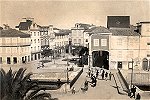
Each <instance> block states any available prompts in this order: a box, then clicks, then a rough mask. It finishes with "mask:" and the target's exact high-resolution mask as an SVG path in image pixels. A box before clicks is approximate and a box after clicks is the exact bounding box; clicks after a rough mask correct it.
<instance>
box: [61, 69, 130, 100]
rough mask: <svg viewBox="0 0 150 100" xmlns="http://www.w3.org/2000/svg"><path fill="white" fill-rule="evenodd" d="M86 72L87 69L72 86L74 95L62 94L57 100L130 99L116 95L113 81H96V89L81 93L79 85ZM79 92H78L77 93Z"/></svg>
mask: <svg viewBox="0 0 150 100" xmlns="http://www.w3.org/2000/svg"><path fill="white" fill-rule="evenodd" d="M86 71H87V69H84V72H83V73H82V75H81V76H80V78H79V79H78V80H77V82H76V83H75V84H74V87H75V88H76V91H77V92H76V94H74V95H73V94H71V92H69V93H67V94H63V95H60V96H58V98H59V100H81V99H82V100H89V99H91V100H93V99H103V100H104V99H107V100H108V99H124V100H129V99H130V98H129V97H128V96H127V95H124V94H118V93H117V90H116V88H115V83H114V80H112V81H110V80H107V81H105V80H98V81H97V86H96V87H94V88H93V87H91V86H89V89H88V91H87V92H85V93H83V92H82V91H81V89H80V88H81V85H82V84H83V83H84V81H85V78H86ZM78 90H79V91H78Z"/></svg>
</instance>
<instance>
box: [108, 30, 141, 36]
mask: <svg viewBox="0 0 150 100" xmlns="http://www.w3.org/2000/svg"><path fill="white" fill-rule="evenodd" d="M109 30H110V32H111V33H112V35H114V36H139V35H140V34H139V33H137V32H135V31H134V28H116V29H109Z"/></svg>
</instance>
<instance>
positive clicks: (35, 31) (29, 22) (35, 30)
mask: <svg viewBox="0 0 150 100" xmlns="http://www.w3.org/2000/svg"><path fill="white" fill-rule="evenodd" d="M16 28H18V30H20V31H22V32H25V33H27V34H30V35H31V60H37V59H40V56H41V36H40V27H39V25H37V24H36V23H35V22H34V19H33V18H23V20H22V21H21V22H20V23H19V25H18V26H16Z"/></svg>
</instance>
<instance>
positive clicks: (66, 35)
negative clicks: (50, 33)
mask: <svg viewBox="0 0 150 100" xmlns="http://www.w3.org/2000/svg"><path fill="white" fill-rule="evenodd" d="M70 33H71V31H70V30H60V31H59V32H57V33H55V46H56V47H58V48H60V52H61V51H64V50H65V51H64V52H67V51H66V50H67V47H68V45H69V41H70ZM68 52H69V51H68Z"/></svg>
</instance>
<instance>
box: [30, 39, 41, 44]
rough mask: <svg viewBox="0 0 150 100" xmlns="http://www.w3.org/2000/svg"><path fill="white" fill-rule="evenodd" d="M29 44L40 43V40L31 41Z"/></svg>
mask: <svg viewBox="0 0 150 100" xmlns="http://www.w3.org/2000/svg"><path fill="white" fill-rule="evenodd" d="M31 43H40V39H34V41H33V40H32V39H31Z"/></svg>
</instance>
